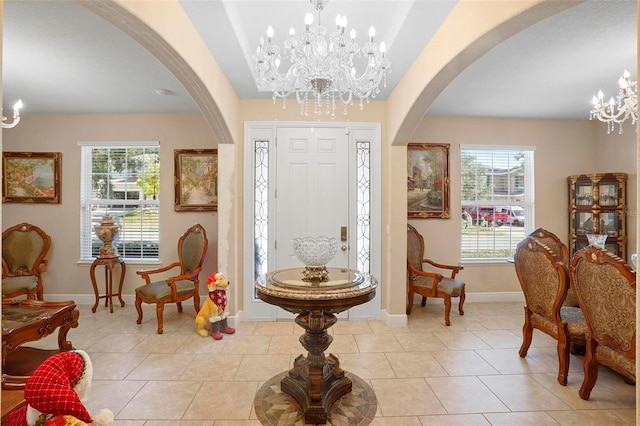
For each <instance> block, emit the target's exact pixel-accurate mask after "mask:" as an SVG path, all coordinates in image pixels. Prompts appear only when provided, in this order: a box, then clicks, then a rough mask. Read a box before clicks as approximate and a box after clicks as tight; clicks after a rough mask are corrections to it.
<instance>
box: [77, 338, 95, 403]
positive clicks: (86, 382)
mask: <svg viewBox="0 0 640 426" xmlns="http://www.w3.org/2000/svg"><path fill="white" fill-rule="evenodd" d="M74 352H75V353H77V354H78V355H80V356H81V357H82V360H83V361H84V367H83V370H82V376H80V379H79V380H78V383H76V384H75V385H73V386H72V387H73V390H74V391H76V393H77V394H78V397H79V398H80V400H83V399H84V398H85V396H86V395H87V391H88V390H89V388H90V387H91V383H92V382H93V363H92V362H91V358H89V354H87V353H86V352H85V351H83V350H81V349H76V350H74Z"/></svg>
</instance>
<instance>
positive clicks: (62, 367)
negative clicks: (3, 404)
mask: <svg viewBox="0 0 640 426" xmlns="http://www.w3.org/2000/svg"><path fill="white" fill-rule="evenodd" d="M92 380H93V365H92V363H91V359H90V358H89V355H88V354H87V353H86V352H84V351H82V350H74V351H68V352H60V353H59V354H56V355H53V356H51V357H49V358H48V359H46V360H45V361H44V362H43V363H42V364H41V365H40V366H39V367H38V368H37V369H36V371H34V373H33V374H32V375H31V376H30V377H29V379H27V383H26V384H25V388H24V399H25V400H26V401H27V403H28V405H27V406H26V407H25V410H24V412H22V410H20V412H17V413H12V414H14V415H15V416H11V418H7V421H6V423H5V425H14V424H15V425H24V424H25V421H26V424H27V425H29V426H33V425H36V424H42V422H43V420H44V421H45V423H44V424H45V425H46V424H47V422H46V420H52V419H55V418H56V417H57V416H73V417H75V418H77V419H78V420H81V421H83V422H85V423H91V424H92V425H95V426H102V425H109V424H111V423H113V413H112V412H111V411H110V410H107V409H103V410H100V412H98V414H97V415H96V416H94V417H92V416H91V415H90V414H89V412H88V411H87V409H86V407H85V406H84V404H83V403H82V401H81V399H82V398H83V397H84V396H85V395H86V393H87V390H88V389H89V388H90V387H91V382H92ZM20 413H22V414H20ZM14 422H15V423H14Z"/></svg>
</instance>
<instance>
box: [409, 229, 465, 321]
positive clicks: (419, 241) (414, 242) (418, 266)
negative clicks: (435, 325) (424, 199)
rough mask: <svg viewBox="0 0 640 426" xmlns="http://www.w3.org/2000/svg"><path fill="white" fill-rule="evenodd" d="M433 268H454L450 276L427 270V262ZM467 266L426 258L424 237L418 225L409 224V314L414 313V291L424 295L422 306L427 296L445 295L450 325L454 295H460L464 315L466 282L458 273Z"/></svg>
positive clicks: (442, 297) (445, 319)
mask: <svg viewBox="0 0 640 426" xmlns="http://www.w3.org/2000/svg"><path fill="white" fill-rule="evenodd" d="M425 263H426V264H428V265H431V267H433V268H439V269H447V270H450V271H451V274H450V276H449V277H445V276H443V275H442V274H440V273H438V272H434V271H425V270H424V269H423V265H424V264H425ZM462 269H464V267H463V266H462V265H457V266H453V265H444V264H442V263H437V262H434V261H433V260H430V259H425V258H424V238H422V235H420V234H419V233H418V231H417V230H416V228H414V227H413V226H411V225H409V224H407V315H409V314H411V308H412V307H413V297H414V294H415V293H418V294H419V295H421V296H422V306H425V305H426V303H427V297H439V298H441V299H444V323H445V324H446V325H451V321H450V320H449V314H450V313H451V298H452V297H459V298H460V302H459V304H458V311H459V312H460V315H464V311H463V309H462V306H463V305H464V299H465V289H464V287H465V284H464V282H462V281H460V280H456V279H455V276H456V274H457V273H458V272H460V271H461V270H462Z"/></svg>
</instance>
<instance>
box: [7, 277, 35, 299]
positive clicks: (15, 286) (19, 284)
mask: <svg viewBox="0 0 640 426" xmlns="http://www.w3.org/2000/svg"><path fill="white" fill-rule="evenodd" d="M23 291H24V292H26V293H27V294H36V292H37V291H38V277H36V276H23V277H7V278H3V279H2V294H3V295H4V294H14V293H20V292H23Z"/></svg>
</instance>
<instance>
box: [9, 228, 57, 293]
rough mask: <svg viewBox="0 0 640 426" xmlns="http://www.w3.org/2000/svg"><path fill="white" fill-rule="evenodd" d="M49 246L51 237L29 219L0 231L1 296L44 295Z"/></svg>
mask: <svg viewBox="0 0 640 426" xmlns="http://www.w3.org/2000/svg"><path fill="white" fill-rule="evenodd" d="M50 247H51V237H50V236H49V235H48V234H47V233H46V232H44V231H43V230H42V229H41V228H39V227H37V226H35V225H32V224H30V223H26V222H24V223H20V224H17V225H14V226H12V227H10V228H8V229H6V230H5V231H4V232H3V233H2V296H3V297H16V296H19V295H22V294H26V295H27V297H28V298H29V299H35V298H37V299H39V300H42V298H43V284H42V273H43V272H44V271H46V269H47V265H48V261H47V260H46V259H45V256H46V255H47V253H48V251H49V248H50Z"/></svg>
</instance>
